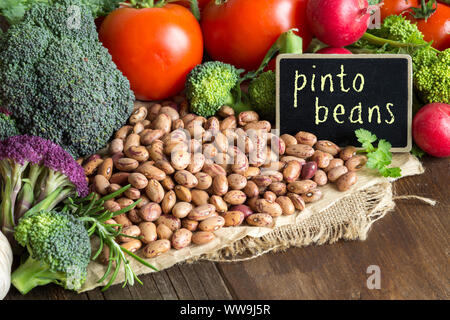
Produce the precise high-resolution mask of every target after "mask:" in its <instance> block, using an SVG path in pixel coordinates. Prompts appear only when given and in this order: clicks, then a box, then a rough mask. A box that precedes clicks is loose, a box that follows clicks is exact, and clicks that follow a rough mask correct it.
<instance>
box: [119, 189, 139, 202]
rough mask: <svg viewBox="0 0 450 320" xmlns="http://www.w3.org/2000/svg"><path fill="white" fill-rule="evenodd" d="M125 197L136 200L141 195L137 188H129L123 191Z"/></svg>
mask: <svg viewBox="0 0 450 320" xmlns="http://www.w3.org/2000/svg"><path fill="white" fill-rule="evenodd" d="M123 194H124V195H125V197H127V198H128V199H131V200H137V199H139V198H140V197H141V192H140V191H139V189H137V188H130V189H128V190H125V192H124V193H123Z"/></svg>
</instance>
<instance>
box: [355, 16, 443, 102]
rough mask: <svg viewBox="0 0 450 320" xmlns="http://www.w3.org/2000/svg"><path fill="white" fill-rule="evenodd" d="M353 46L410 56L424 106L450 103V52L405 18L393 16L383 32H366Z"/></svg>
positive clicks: (417, 87) (417, 89)
mask: <svg viewBox="0 0 450 320" xmlns="http://www.w3.org/2000/svg"><path fill="white" fill-rule="evenodd" d="M353 47H356V48H359V49H362V50H363V52H376V53H406V54H409V55H411V57H412V59H413V69H414V73H413V79H414V86H415V89H416V91H417V93H418V96H419V97H420V99H421V100H422V101H423V102H424V103H431V102H442V103H450V59H449V57H450V54H449V52H450V49H446V50H445V51H443V52H441V51H439V50H437V49H435V48H433V47H432V46H431V44H430V43H428V42H426V41H425V40H423V34H422V33H421V32H420V30H419V29H417V26H416V24H415V23H411V22H410V21H409V20H407V19H406V18H404V17H403V16H395V15H392V16H389V17H387V18H386V19H385V20H384V21H383V24H382V25H381V28H380V29H373V30H369V31H368V32H366V33H365V34H364V35H363V37H362V39H361V40H359V41H358V42H356V43H355V44H354V45H353Z"/></svg>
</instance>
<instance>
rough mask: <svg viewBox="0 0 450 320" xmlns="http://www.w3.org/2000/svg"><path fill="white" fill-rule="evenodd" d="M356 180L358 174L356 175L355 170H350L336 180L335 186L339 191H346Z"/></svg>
mask: <svg viewBox="0 0 450 320" xmlns="http://www.w3.org/2000/svg"><path fill="white" fill-rule="evenodd" d="M357 181H358V176H357V175H356V172H355V171H350V172H347V173H346V174H344V175H343V176H341V177H340V178H339V179H338V180H337V181H336V187H337V188H338V190H339V191H347V190H348V189H350V187H351V186H353V185H354V184H355V183H356V182H357Z"/></svg>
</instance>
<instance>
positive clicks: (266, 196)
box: [263, 191, 277, 202]
mask: <svg viewBox="0 0 450 320" xmlns="http://www.w3.org/2000/svg"><path fill="white" fill-rule="evenodd" d="M263 197H264V199H266V200H267V201H269V202H275V200H276V199H277V195H276V194H275V193H274V192H272V191H266V192H264V195H263Z"/></svg>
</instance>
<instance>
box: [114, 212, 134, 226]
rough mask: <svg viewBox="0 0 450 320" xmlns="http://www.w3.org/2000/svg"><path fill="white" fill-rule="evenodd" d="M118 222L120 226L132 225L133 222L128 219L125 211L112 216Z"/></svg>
mask: <svg viewBox="0 0 450 320" xmlns="http://www.w3.org/2000/svg"><path fill="white" fill-rule="evenodd" d="M113 219H114V220H115V221H116V222H117V223H118V224H120V225H122V227H124V228H126V227H129V226H132V225H133V223H132V222H131V221H130V219H128V217H127V215H126V214H125V213H122V214H119V215H118V216H115V217H114V218H113Z"/></svg>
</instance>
